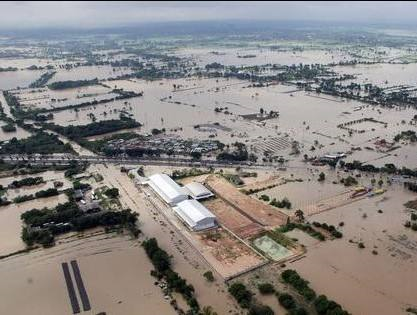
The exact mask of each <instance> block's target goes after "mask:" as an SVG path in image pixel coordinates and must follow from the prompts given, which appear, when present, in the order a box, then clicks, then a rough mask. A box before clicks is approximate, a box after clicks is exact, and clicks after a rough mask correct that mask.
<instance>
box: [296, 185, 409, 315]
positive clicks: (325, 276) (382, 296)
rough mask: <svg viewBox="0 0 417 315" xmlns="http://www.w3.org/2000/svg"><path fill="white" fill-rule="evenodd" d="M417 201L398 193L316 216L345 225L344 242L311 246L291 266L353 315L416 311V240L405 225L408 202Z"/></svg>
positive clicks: (398, 191) (390, 193) (324, 220)
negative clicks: (410, 309)
mask: <svg viewBox="0 0 417 315" xmlns="http://www.w3.org/2000/svg"><path fill="white" fill-rule="evenodd" d="M414 197H415V196H414V195H412V194H411V193H408V192H405V191H403V190H402V188H396V189H393V190H392V191H390V192H388V193H387V194H386V195H384V196H383V197H378V198H376V199H365V200H363V201H358V202H357V203H354V204H352V205H348V206H344V207H340V208H337V209H334V210H332V211H329V212H325V213H322V214H319V215H316V216H313V217H311V220H316V221H319V222H327V223H328V224H334V225H337V224H338V223H339V222H344V224H345V225H344V227H343V228H342V230H343V233H344V237H343V239H342V240H335V241H331V242H330V243H328V242H326V243H318V244H314V243H313V244H309V245H307V244H306V245H307V251H308V255H306V257H304V258H303V259H301V260H298V261H296V262H294V263H292V264H291V268H296V269H297V270H298V271H299V272H300V274H301V275H303V276H305V277H306V278H307V279H309V280H310V281H311V283H312V287H313V288H314V289H316V290H318V291H320V292H323V293H324V294H328V295H332V296H333V297H334V298H335V299H336V300H338V301H339V303H342V304H343V305H346V308H347V309H348V310H349V311H350V312H352V313H353V314H371V313H375V312H377V313H381V314H402V312H403V309H404V307H405V306H406V305H408V306H415V301H416V299H415V293H414V292H415V290H416V288H415V283H416V278H415V276H416V275H415V272H414V269H415V262H416V258H417V257H416V254H417V253H416V244H415V235H414V233H413V232H410V231H409V230H406V229H405V228H404V226H403V224H404V220H405V219H406V216H407V213H406V212H405V211H404V206H403V203H404V201H405V200H409V199H412V198H414ZM378 210H382V212H381V213H378ZM365 213H366V214H367V217H366V218H363V215H364V214H365ZM349 240H352V241H354V242H359V241H361V242H363V243H364V244H365V248H364V249H359V248H358V246H357V244H355V243H350V242H349ZM372 250H375V251H376V252H377V255H373V254H372V253H371V251H372ZM341 257H342V259H341ZM381 275H384V276H383V277H382V276H381ZM398 288H402V289H401V290H398ZM348 292H357V293H358V294H355V295H354V296H352V295H351V294H348Z"/></svg>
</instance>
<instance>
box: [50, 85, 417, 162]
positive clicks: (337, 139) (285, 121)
mask: <svg viewBox="0 0 417 315" xmlns="http://www.w3.org/2000/svg"><path fill="white" fill-rule="evenodd" d="M112 84H113V85H114V86H116V87H118V88H124V89H126V90H134V91H144V96H143V97H138V98H133V99H129V100H127V101H124V100H120V101H115V102H112V103H107V104H103V105H97V106H91V107H86V108H82V109H80V110H79V111H77V112H76V111H72V110H68V111H61V112H56V113H54V122H55V123H57V124H61V125H70V124H73V125H78V124H87V123H90V122H91V117H90V114H94V116H95V117H96V118H97V120H108V119H117V118H118V117H119V115H120V112H125V113H128V114H131V115H132V117H134V118H135V119H136V120H137V121H139V122H140V123H142V124H143V126H142V127H141V129H140V131H141V132H142V133H149V132H150V131H151V130H152V129H153V128H159V129H161V128H165V129H166V130H167V132H168V133H172V134H178V135H180V136H182V137H185V138H198V139H209V136H211V135H214V136H215V139H218V140H220V141H222V142H224V143H226V144H227V143H232V142H235V141H240V142H245V143H247V144H248V145H249V146H250V147H251V148H255V147H256V146H259V145H262V144H263V143H264V141H265V140H268V139H272V138H280V139H286V142H287V143H291V141H292V140H297V141H298V142H300V144H301V151H302V154H304V153H305V154H307V155H309V156H317V155H322V154H328V153H333V152H339V151H343V152H347V151H350V150H351V148H352V147H356V146H360V147H362V150H361V151H354V152H353V153H352V155H350V156H349V157H348V160H355V159H356V160H361V161H374V160H375V161H377V162H376V163H381V164H382V165H383V164H385V163H390V161H393V160H394V161H397V163H400V165H403V166H407V167H412V166H413V165H415V162H416V161H415V159H414V158H412V156H415V155H413V154H412V153H413V151H414V146H413V145H412V144H411V145H409V144H408V145H401V148H399V149H397V150H395V151H392V152H390V153H388V154H385V153H383V152H376V151H369V150H366V149H364V147H366V146H369V145H371V146H373V145H374V142H375V141H376V140H377V139H386V140H387V141H392V139H393V137H394V136H395V135H396V134H397V133H399V132H400V131H404V130H409V129H411V130H415V129H416V125H409V124H408V122H409V121H410V120H411V119H412V118H413V117H414V115H415V114H416V110H415V109H411V108H409V109H403V110H398V109H386V108H375V107H371V106H364V105H363V104H361V103H359V102H356V101H343V100H342V99H340V98H334V97H331V96H320V95H317V94H315V93H308V92H297V91H294V88H293V87H290V86H284V85H274V86H269V87H266V88H247V83H246V82H243V81H239V80H232V79H231V80H225V79H219V80H216V79H186V80H161V81H152V82H149V81H142V80H129V81H127V80H125V81H113V82H112ZM174 84H176V85H180V88H178V89H177V90H175V91H173V90H174V89H173V85H174ZM170 97H171V98H170ZM216 107H222V108H225V107H227V108H228V109H227V110H228V111H229V112H231V113H232V114H225V113H216V112H215V111H214V109H215V108H216ZM359 107H360V108H361V109H360V110H358V108H359ZM260 108H263V109H264V110H265V111H267V112H268V111H270V110H274V111H279V113H280V116H279V118H274V119H269V120H266V121H264V122H262V123H258V122H256V121H253V120H252V121H250V120H246V119H244V118H242V117H241V116H240V115H242V114H253V113H257V112H259V110H260ZM155 113H157V114H155ZM318 113H320V114H318ZM361 118H374V119H376V120H378V121H381V122H383V123H386V127H385V125H384V124H380V123H371V122H363V123H360V124H356V125H353V128H356V129H358V130H360V129H364V130H366V132H365V133H354V134H353V135H352V136H349V134H348V132H347V131H346V130H343V129H340V128H338V127H337V125H338V124H341V123H346V122H349V121H353V120H357V119H361ZM403 121H405V123H403ZM214 123H218V124H219V125H220V126H222V127H226V129H224V128H221V129H220V128H217V129H215V131H213V130H212V131H209V132H203V131H201V130H199V129H196V128H194V126H196V125H199V124H211V125H213V124H214ZM227 128H229V129H227ZM378 137H379V138H378ZM316 141H317V142H318V143H317V144H316V143H315V142H316ZM252 145H253V147H252ZM312 146H314V151H311V150H310V149H311V147H312ZM275 150H276V151H275V154H277V155H286V154H288V153H289V150H288V149H285V148H279V147H276V148H275ZM258 153H262V152H258Z"/></svg>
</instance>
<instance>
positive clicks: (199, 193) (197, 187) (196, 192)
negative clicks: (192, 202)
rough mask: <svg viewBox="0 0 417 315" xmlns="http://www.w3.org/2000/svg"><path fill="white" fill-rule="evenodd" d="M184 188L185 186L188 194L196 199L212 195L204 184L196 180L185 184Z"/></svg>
mask: <svg viewBox="0 0 417 315" xmlns="http://www.w3.org/2000/svg"><path fill="white" fill-rule="evenodd" d="M185 188H187V189H188V190H189V191H190V194H191V195H192V196H193V197H195V198H197V199H199V198H201V197H211V196H213V193H212V192H211V191H210V190H208V189H207V187H206V186H204V185H203V184H201V183H198V182H191V183H189V184H187V185H185Z"/></svg>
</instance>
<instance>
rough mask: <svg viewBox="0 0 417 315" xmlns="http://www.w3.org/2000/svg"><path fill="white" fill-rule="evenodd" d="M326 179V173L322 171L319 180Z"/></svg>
mask: <svg viewBox="0 0 417 315" xmlns="http://www.w3.org/2000/svg"><path fill="white" fill-rule="evenodd" d="M325 179H326V175H325V174H324V173H323V172H321V173H320V174H319V179H318V181H319V182H322V181H324V180H325Z"/></svg>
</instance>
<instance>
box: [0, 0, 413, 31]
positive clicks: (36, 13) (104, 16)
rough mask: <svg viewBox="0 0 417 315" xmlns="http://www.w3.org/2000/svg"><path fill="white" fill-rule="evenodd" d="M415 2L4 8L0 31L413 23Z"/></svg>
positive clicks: (14, 4) (45, 4)
mask: <svg viewBox="0 0 417 315" xmlns="http://www.w3.org/2000/svg"><path fill="white" fill-rule="evenodd" d="M416 13H417V3H415V2H407V1H400V2H384V1H379V2H372V1H364V2H349V1H340V2H326V1H316V2H308V1H298V2H291V1H279V2H269V1H259V2H254V1H248V2H245V1H236V2H227V1H211V2H199V1H159V2H152V1H137V2H129V1H119V2H115V1H109V2H105V1H103V2H95V1H85V2H81V1H80V2H77V1H62V2H58V1H57V2H37V1H24V2H14V1H9V2H2V3H1V4H0V27H2V28H36V27H73V28H80V27H88V28H91V27H108V26H127V25H132V24H138V23H144V22H170V21H210V20H213V21H215V20H231V19H239V20H278V21H281V20H282V21H286V20H314V21H343V22H349V21H350V22H359V21H360V22H366V21H368V22H381V21H382V22H399V21H404V22H407V21H409V22H412V21H414V20H415V16H416Z"/></svg>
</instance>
